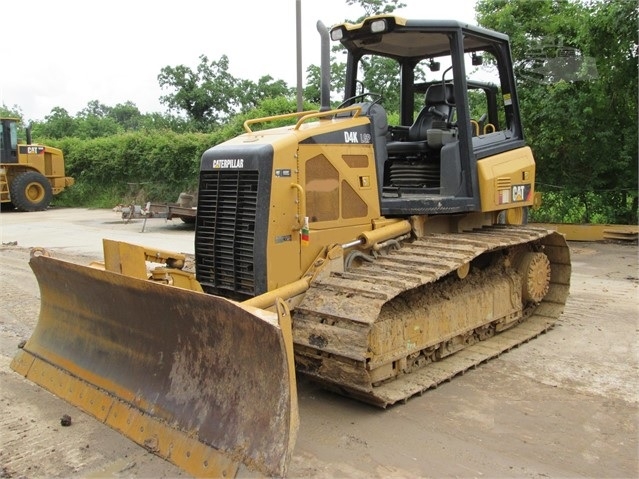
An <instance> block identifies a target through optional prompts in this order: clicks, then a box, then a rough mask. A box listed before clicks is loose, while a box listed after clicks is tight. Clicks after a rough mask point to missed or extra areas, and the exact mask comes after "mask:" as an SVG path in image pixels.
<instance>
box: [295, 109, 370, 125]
mask: <svg viewBox="0 0 639 479" xmlns="http://www.w3.org/2000/svg"><path fill="white" fill-rule="evenodd" d="M349 111H354V112H355V114H354V115H353V118H357V117H358V116H359V115H360V114H361V113H362V107H361V106H349V107H348V108H338V109H337V110H328V111H318V112H309V114H308V115H304V116H303V117H302V118H300V119H299V120H297V123H296V124H295V128H294V129H295V130H299V129H300V127H301V126H302V123H304V122H305V121H306V120H310V119H311V118H321V117H323V116H331V115H336V114H338V113H346V112H349Z"/></svg>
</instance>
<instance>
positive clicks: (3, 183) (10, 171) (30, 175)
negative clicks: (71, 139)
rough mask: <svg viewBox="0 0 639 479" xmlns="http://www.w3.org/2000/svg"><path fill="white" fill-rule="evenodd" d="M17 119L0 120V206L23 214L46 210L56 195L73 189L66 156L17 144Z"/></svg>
mask: <svg viewBox="0 0 639 479" xmlns="http://www.w3.org/2000/svg"><path fill="white" fill-rule="evenodd" d="M19 121H20V120H18V119H17V118H0V126H1V128H2V129H1V130H0V203H2V205H3V207H5V206H6V207H11V206H13V207H15V208H17V209H18V210H20V211H42V210H46V209H47V208H48V207H49V204H50V203H51V200H52V199H53V196H54V195H57V194H58V193H61V192H62V191H64V189H65V188H67V187H69V186H71V185H73V183H74V179H73V178H71V177H68V176H65V171H64V156H63V154H62V151H61V150H59V149H58V148H52V147H50V146H44V145H39V144H34V143H33V142H32V141H31V129H30V128H27V129H26V132H27V142H26V144H22V143H19V142H18V123H19Z"/></svg>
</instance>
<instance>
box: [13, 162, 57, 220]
mask: <svg viewBox="0 0 639 479" xmlns="http://www.w3.org/2000/svg"><path fill="white" fill-rule="evenodd" d="M9 191H10V193H11V202H12V203H13V204H14V205H15V207H16V208H17V209H19V210H21V211H43V210H46V209H47V208H48V207H49V203H51V199H52V198H53V191H52V189H51V183H49V180H48V179H47V178H46V177H45V176H44V175H42V174H41V173H38V172H36V171H25V172H24V173H20V174H19V175H18V176H16V177H15V178H14V179H13V181H12V182H11V184H10V185H9Z"/></svg>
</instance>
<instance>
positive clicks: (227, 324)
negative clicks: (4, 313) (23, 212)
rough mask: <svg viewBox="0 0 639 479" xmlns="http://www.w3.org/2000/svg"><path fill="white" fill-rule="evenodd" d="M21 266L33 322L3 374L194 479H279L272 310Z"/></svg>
mask: <svg viewBox="0 0 639 479" xmlns="http://www.w3.org/2000/svg"><path fill="white" fill-rule="evenodd" d="M30 265H31V268H32V269H33V271H34V273H35V275H36V278H37V280H38V284H39V286H40V295H41V308H40V318H39V321H38V324H37V326H36V328H35V330H34V332H33V335H32V336H31V338H30V339H29V340H28V341H27V343H26V344H25V346H24V348H23V349H21V350H20V351H19V352H18V354H17V355H16V357H15V358H14V360H13V362H12V364H11V367H12V369H14V370H15V371H17V372H19V373H20V374H22V375H24V376H25V377H27V378H28V379H30V380H31V381H33V382H35V383H37V384H38V385H40V386H42V387H44V388H45V389H48V390H49V391H51V392H52V393H53V394H55V395H57V396H59V397H61V398H63V399H65V400H67V401H68V402H70V403H71V404H73V405H74V406H77V407H79V408H81V409H83V410H84V411H86V412H88V413H90V414H92V415H93V416H95V417H96V418H97V419H99V420H100V421H103V422H104V423H106V424H107V425H109V426H110V427H112V428H114V429H115V430H117V431H119V432H121V433H122V434H124V435H125V436H127V437H128V438H130V439H132V440H133V441H135V442H136V443H138V444H140V445H142V446H144V447H145V448H147V449H148V450H149V451H151V452H153V453H155V454H157V455H159V456H161V457H163V458H165V459H167V460H169V461H170V462H172V463H174V464H176V465H177V466H178V467H180V468H182V469H184V470H185V471H186V472H188V473H189V474H192V475H194V476H196V477H206V476H209V477H234V476H236V475H238V472H239V473H243V472H246V473H249V472H250V473H253V472H254V471H255V472H258V473H260V474H263V475H267V476H284V475H285V474H286V469H287V465H288V462H289V459H290V456H291V452H292V449H293V446H294V443H295V439H296V434H297V429H298V425H299V420H298V411H297V397H296V384H295V372H294V366H293V360H292V357H293V355H292V337H291V331H290V315H289V314H288V310H287V309H286V306H285V305H284V303H282V302H280V303H279V307H278V314H277V315H276V314H274V313H268V312H266V311H262V310H258V309H249V308H243V307H240V306H238V305H237V304H236V303H233V302H231V301H228V300H225V299H223V298H220V297H216V296H210V295H206V294H203V293H197V292H193V291H189V290H185V289H180V288H176V287H172V286H167V285H163V284H157V283H154V282H150V281H145V280H140V279H135V278H130V277H127V276H123V275H120V274H117V273H112V272H109V271H101V270H97V269H93V268H89V267H86V266H80V265H76V264H73V263H68V262H64V261H60V260H56V259H53V258H48V257H44V256H37V257H33V258H32V259H31V262H30ZM278 316H279V317H280V323H282V324H281V325H279V324H278Z"/></svg>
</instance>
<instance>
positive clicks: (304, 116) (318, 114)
mask: <svg viewBox="0 0 639 479" xmlns="http://www.w3.org/2000/svg"><path fill="white" fill-rule="evenodd" d="M349 111H354V112H355V114H354V115H353V118H357V117H358V116H360V115H361V113H362V107H361V106H351V107H348V108H338V109H336V110H328V111H319V110H309V111H297V112H295V113H284V114H282V115H273V116H264V117H261V118H252V119H250V120H246V121H245V122H244V125H243V126H244V131H246V133H254V132H253V130H251V127H250V125H254V124H256V123H266V122H268V121H275V120H285V119H287V118H297V117H301V118H300V119H299V120H298V121H297V123H296V124H295V127H294V130H299V129H300V127H301V126H302V123H304V122H306V121H307V120H310V119H311V118H322V117H325V116H331V115H336V114H337V113H346V112H349Z"/></svg>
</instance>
